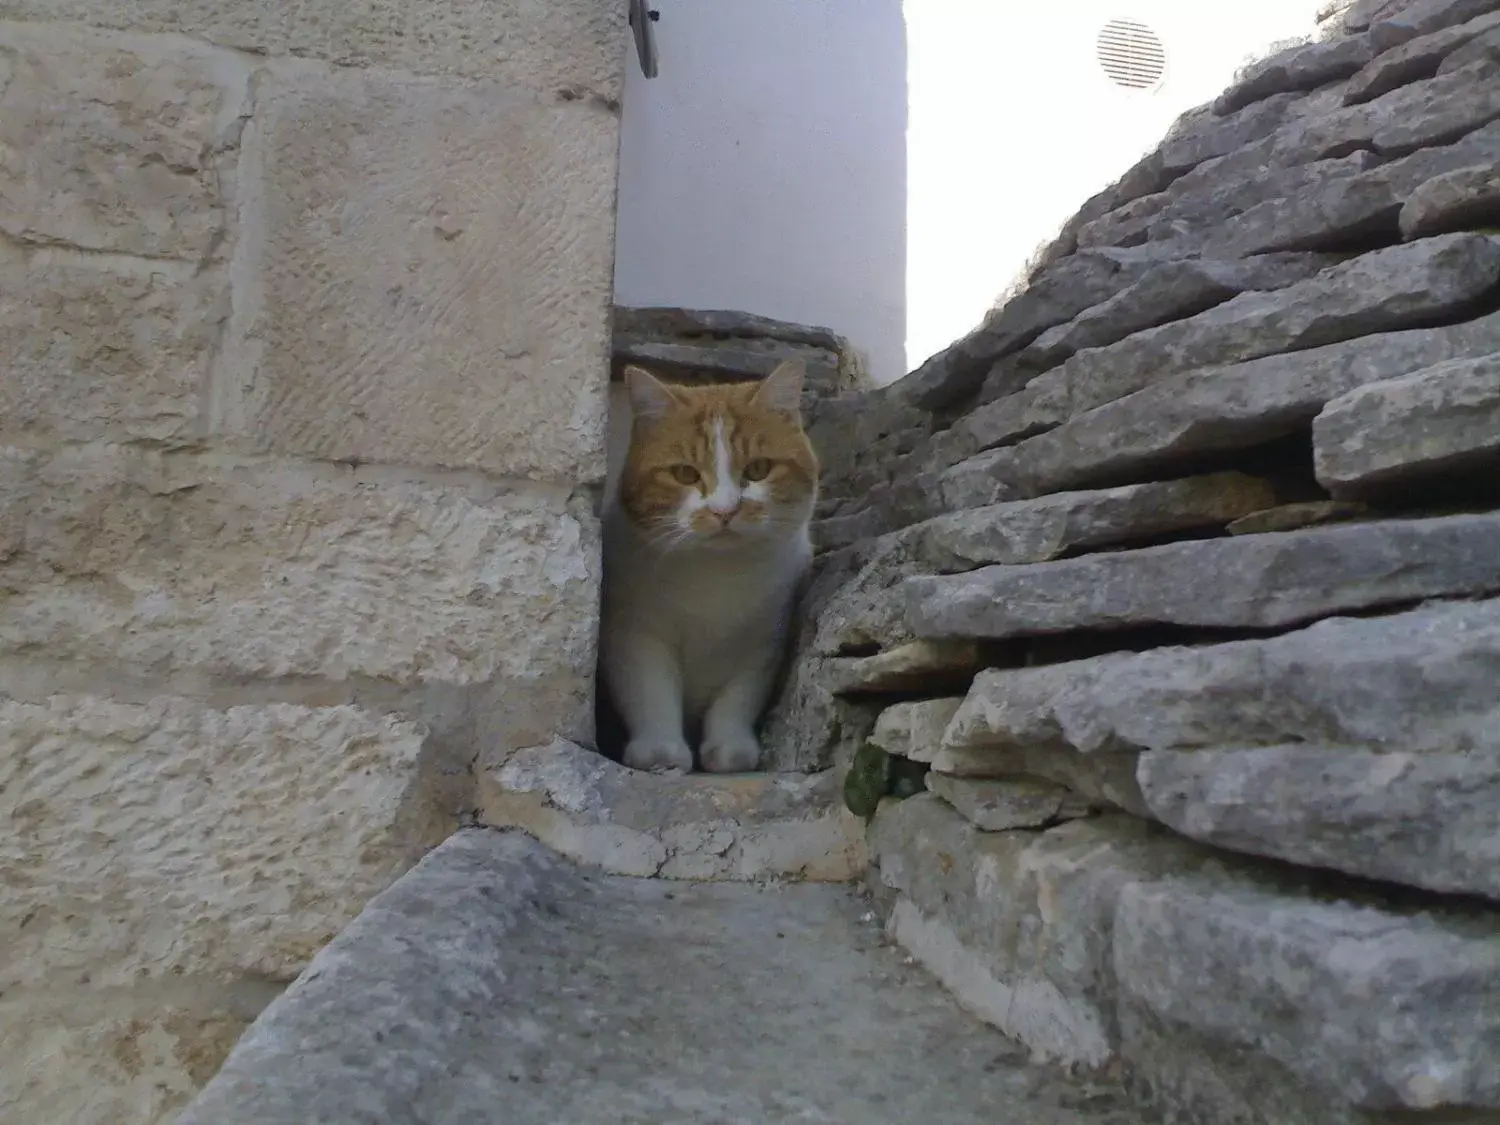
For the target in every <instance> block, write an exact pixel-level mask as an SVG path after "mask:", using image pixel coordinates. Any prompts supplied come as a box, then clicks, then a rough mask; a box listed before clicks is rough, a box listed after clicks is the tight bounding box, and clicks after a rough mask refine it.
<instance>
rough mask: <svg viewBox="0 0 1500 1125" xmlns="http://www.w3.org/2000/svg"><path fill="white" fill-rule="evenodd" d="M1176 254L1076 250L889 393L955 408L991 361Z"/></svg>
mask: <svg viewBox="0 0 1500 1125" xmlns="http://www.w3.org/2000/svg"><path fill="white" fill-rule="evenodd" d="M1176 256H1177V255H1174V254H1172V253H1170V252H1161V251H1157V250H1154V249H1145V248H1141V249H1100V250H1087V251H1079V252H1078V253H1077V254H1074V255H1072V256H1071V257H1068V258H1065V259H1063V260H1062V261H1060V262H1058V263H1057V264H1056V265H1053V266H1051V267H1049V268H1048V269H1046V270H1045V271H1044V272H1043V273H1041V274H1040V275H1039V276H1038V277H1037V278H1036V279H1035V280H1033V281H1032V282H1031V283H1030V285H1028V286H1027V287H1026V288H1025V289H1023V290H1022V291H1021V292H1019V293H1018V294H1016V295H1015V296H1014V297H1012V298H1011V299H1010V300H1009V301H1006V302H1005V303H1004V304H1003V305H1001V306H1000V307H999V308H997V309H995V310H994V311H993V312H992V313H991V314H990V315H989V316H988V317H987V318H986V319H985V322H984V324H982V325H980V326H979V327H978V328H976V329H975V330H974V331H973V332H971V333H969V334H968V335H967V336H965V337H964V338H963V339H961V340H959V341H957V342H956V343H954V344H953V345H952V346H950V347H949V348H948V349H947V350H946V351H942V352H939V353H938V354H937V355H935V356H933V357H932V358H931V359H929V360H928V361H927V362H926V363H924V364H922V366H921V367H919V368H917V369H916V370H915V371H913V372H912V373H911V374H910V375H907V376H906V377H905V378H904V379H901V380H898V381H897V382H896V383H894V384H892V393H893V394H895V395H897V396H898V397H900V398H901V399H902V400H903V401H905V402H909V403H911V404H913V405H916V406H919V407H921V408H923V409H926V410H940V409H943V408H946V407H949V406H953V405H956V404H958V403H960V402H962V401H963V399H965V398H967V397H968V396H970V395H972V394H973V393H974V392H975V391H977V390H978V389H979V385H980V383H981V382H982V381H983V380H984V376H985V374H986V372H988V371H989V368H990V365H991V364H992V363H993V362H994V361H995V360H997V359H999V358H1000V357H1001V356H1003V355H1005V354H1007V353H1008V352H1012V351H1015V350H1017V349H1019V348H1022V347H1024V346H1025V345H1027V344H1029V343H1030V342H1031V341H1032V340H1034V339H1035V338H1036V337H1037V336H1038V335H1039V334H1041V333H1042V332H1044V331H1046V330H1047V329H1048V328H1051V327H1052V326H1053V325H1055V324H1062V323H1064V322H1065V321H1068V320H1072V319H1073V317H1075V316H1077V315H1078V314H1079V313H1081V312H1082V311H1083V310H1084V309H1086V308H1088V307H1089V306H1091V305H1096V304H1098V303H1099V302H1100V301H1104V300H1108V299H1109V298H1110V297H1112V296H1114V295H1115V294H1116V293H1118V292H1120V290H1122V289H1125V288H1127V287H1128V286H1130V285H1132V284H1134V283H1135V282H1136V281H1139V280H1140V279H1141V278H1142V277H1143V276H1145V274H1146V273H1147V272H1149V271H1150V270H1151V269H1152V268H1153V267H1154V266H1156V265H1158V264H1160V263H1161V262H1162V261H1165V260H1168V259H1170V258H1172V257H1176Z"/></svg>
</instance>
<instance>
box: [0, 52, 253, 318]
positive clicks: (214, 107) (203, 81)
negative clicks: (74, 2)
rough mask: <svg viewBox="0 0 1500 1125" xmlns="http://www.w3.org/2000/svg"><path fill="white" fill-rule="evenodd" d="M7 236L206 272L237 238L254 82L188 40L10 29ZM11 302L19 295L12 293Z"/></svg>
mask: <svg viewBox="0 0 1500 1125" xmlns="http://www.w3.org/2000/svg"><path fill="white" fill-rule="evenodd" d="M0 66H3V67H4V71H3V73H4V76H5V82H4V85H3V87H0V232H3V233H4V234H6V235H8V236H9V237H10V238H12V239H14V240H16V241H17V242H20V243H23V244H29V245H36V246H52V247H71V248H75V249H78V250H84V251H89V250H97V251H108V252H110V253H114V254H132V255H141V256H144V257H152V258H178V259H182V260H184V261H191V262H196V261H199V260H200V259H202V258H204V257H205V256H207V255H208V254H209V253H210V251H211V250H213V248H214V245H215V243H216V241H217V240H218V239H220V238H222V237H223V235H224V233H225V229H226V219H225V206H226V203H228V202H230V201H229V200H227V199H226V198H225V194H226V192H225V187H226V185H225V184H223V183H221V179H222V178H224V177H227V176H229V175H231V174H232V173H231V172H230V170H229V169H228V167H227V166H226V165H225V162H224V160H223V157H224V154H225V151H226V150H230V149H233V148H235V147H237V145H238V142H239V133H240V127H241V125H242V123H243V118H244V117H245V116H246V115H248V113H249V83H250V71H249V68H248V67H247V66H246V65H245V63H244V61H243V60H242V59H240V58H239V57H237V56H235V55H232V54H230V53H229V52H222V51H213V50H211V49H208V48H205V47H201V46H199V45H198V44H194V43H187V42H183V41H180V40H170V41H168V40H160V39H152V38H146V37H106V36H103V35H99V34H97V33H93V32H89V31H85V30H83V29H78V28H67V29H62V28H57V27H48V26H45V25H43V26H25V25H17V24H6V25H0ZM6 288H7V289H9V288H10V287H9V286H7V287H6Z"/></svg>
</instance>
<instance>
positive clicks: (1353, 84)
mask: <svg viewBox="0 0 1500 1125" xmlns="http://www.w3.org/2000/svg"><path fill="white" fill-rule="evenodd" d="M1496 27H1500V12H1488V13H1486V14H1485V15H1482V16H1478V17H1476V18H1475V19H1472V20H1469V21H1468V22H1467V23H1462V24H1458V25H1457V26H1454V27H1445V28H1443V29H1441V30H1439V31H1434V32H1432V33H1431V34H1429V35H1422V36H1419V37H1418V38H1416V39H1410V40H1408V41H1407V42H1405V43H1403V44H1401V46H1399V47H1396V48H1393V49H1392V50H1389V51H1386V52H1384V53H1383V54H1380V55H1377V56H1376V57H1375V58H1374V59H1373V60H1372V61H1371V62H1369V63H1367V64H1366V65H1365V66H1364V67H1363V68H1362V69H1361V70H1360V71H1359V73H1358V74H1356V75H1355V76H1354V77H1353V78H1351V79H1350V80H1349V84H1348V86H1347V88H1346V89H1345V90H1344V104H1345V105H1354V104H1356V103H1358V102H1367V101H1369V100H1370V99H1371V98H1378V97H1380V95H1382V94H1387V93H1389V92H1390V91H1392V90H1394V89H1396V88H1397V87H1399V86H1405V85H1406V84H1407V83H1408V82H1416V81H1418V80H1420V79H1423V78H1431V77H1432V76H1433V75H1434V74H1436V73H1437V72H1438V67H1439V65H1441V63H1442V62H1443V60H1444V59H1445V58H1447V57H1448V56H1449V55H1451V54H1452V53H1453V52H1454V51H1455V50H1457V49H1458V48H1459V47H1462V46H1463V45H1464V44H1465V43H1467V42H1469V40H1471V39H1474V38H1476V37H1477V36H1479V35H1482V34H1484V33H1485V32H1486V31H1489V30H1490V29H1492V28H1496Z"/></svg>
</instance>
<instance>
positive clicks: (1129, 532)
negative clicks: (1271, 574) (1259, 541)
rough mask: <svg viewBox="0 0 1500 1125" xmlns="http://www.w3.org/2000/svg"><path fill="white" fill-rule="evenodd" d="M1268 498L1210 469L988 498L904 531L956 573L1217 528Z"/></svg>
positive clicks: (1255, 485)
mask: <svg viewBox="0 0 1500 1125" xmlns="http://www.w3.org/2000/svg"><path fill="white" fill-rule="evenodd" d="M1274 502H1275V490H1274V489H1273V488H1272V487H1271V485H1270V484H1268V483H1267V482H1265V481H1263V480H1260V479H1258V478H1256V477H1251V476H1246V475H1245V474H1243V473H1212V474H1209V475H1206V476H1201V477H1185V478H1183V479H1182V480H1175V481H1159V482H1156V481H1154V482H1148V483H1145V484H1127V485H1122V486H1120V487H1118V488H1101V489H1095V490H1091V491H1084V492H1059V493H1054V494H1052V495H1050V496H1039V497H1037V498H1035V499H1032V500H1015V501H1011V502H1010V503H1006V504H993V505H990V506H988V507H984V508H976V509H973V510H971V511H964V512H954V513H951V514H949V515H946V516H938V517H936V518H935V519H932V520H929V521H927V522H926V523H921V524H917V525H915V526H913V527H911V528H908V529H907V530H906V532H905V534H906V535H907V536H908V537H909V538H914V539H916V540H918V541H919V543H920V547H919V551H918V553H919V557H920V558H921V559H922V561H923V562H924V563H926V564H927V565H929V566H931V567H932V568H933V569H934V570H938V571H961V570H968V569H971V568H973V567H976V566H982V565H986V564H990V563H1005V564H1017V563H1034V562H1045V561H1046V560H1048V559H1053V558H1056V557H1058V556H1059V555H1062V554H1065V553H1067V552H1070V551H1076V550H1078V549H1080V548H1085V547H1102V546H1108V545H1109V544H1112V543H1119V542H1123V541H1126V540H1130V539H1146V538H1149V537H1151V536H1154V535H1165V534H1167V533H1169V532H1174V531H1189V530H1193V529H1197V528H1212V527H1217V526H1222V525H1223V524H1225V523H1227V522H1228V521H1229V520H1232V519H1235V518H1237V517H1239V516H1242V515H1246V514H1248V513H1250V512H1253V511H1256V510H1257V509H1259V508H1262V507H1268V506H1270V505H1271V504H1272V503H1274Z"/></svg>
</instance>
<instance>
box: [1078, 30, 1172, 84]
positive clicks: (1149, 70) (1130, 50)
mask: <svg viewBox="0 0 1500 1125" xmlns="http://www.w3.org/2000/svg"><path fill="white" fill-rule="evenodd" d="M1094 50H1095V53H1096V54H1097V55H1098V57H1099V65H1100V66H1101V67H1103V68H1104V73H1105V74H1107V75H1108V76H1109V80H1110V81H1111V82H1113V83H1114V84H1115V85H1117V86H1124V87H1125V88H1126V89H1128V90H1149V89H1151V88H1153V87H1154V86H1157V85H1158V84H1160V82H1161V80H1162V76H1163V75H1164V74H1166V72H1167V49H1166V48H1165V47H1163V46H1162V42H1161V39H1160V37H1158V36H1157V34H1156V32H1154V31H1152V30H1151V29H1150V28H1149V27H1147V26H1146V25H1145V24H1143V23H1140V22H1138V21H1136V20H1110V21H1109V23H1107V24H1105V25H1104V28H1103V30H1101V31H1100V32H1099V37H1098V39H1096V40H1095V41H1094Z"/></svg>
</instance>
